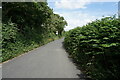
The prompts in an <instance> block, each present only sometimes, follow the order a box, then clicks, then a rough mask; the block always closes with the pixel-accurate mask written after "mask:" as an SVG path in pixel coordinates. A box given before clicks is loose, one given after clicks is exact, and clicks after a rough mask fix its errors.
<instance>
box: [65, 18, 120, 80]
mask: <svg viewBox="0 0 120 80" xmlns="http://www.w3.org/2000/svg"><path fill="white" fill-rule="evenodd" d="M64 46H65V48H66V51H67V52H69V55H70V57H71V58H73V60H74V61H75V62H76V63H77V65H78V66H79V68H80V69H82V70H83V72H84V73H85V74H86V75H87V77H88V78H91V79H92V80H119V79H120V19H117V18H116V17H115V16H114V17H105V18H102V19H101V20H96V21H93V22H91V23H88V24H87V25H85V26H83V27H77V28H75V29H72V30H70V31H68V32H67V34H66V37H65V39H64Z"/></svg>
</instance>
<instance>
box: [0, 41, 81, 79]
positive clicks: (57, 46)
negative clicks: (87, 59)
mask: <svg viewBox="0 0 120 80" xmlns="http://www.w3.org/2000/svg"><path fill="white" fill-rule="evenodd" d="M62 42H63V39H59V40H56V41H53V42H50V43H48V44H46V45H44V46H41V47H39V48H37V49H34V50H32V51H30V52H28V53H27V54H24V55H22V56H19V57H17V58H14V59H12V60H11V61H9V62H6V63H4V64H3V65H2V77H3V78H79V76H78V74H81V71H80V70H78V69H77V68H76V66H75V65H74V64H73V62H72V61H71V60H70V59H69V58H68V54H67V53H66V51H65V50H64V48H63V46H62Z"/></svg>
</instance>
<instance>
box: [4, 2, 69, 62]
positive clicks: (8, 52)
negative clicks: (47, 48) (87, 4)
mask: <svg viewBox="0 0 120 80" xmlns="http://www.w3.org/2000/svg"><path fill="white" fill-rule="evenodd" d="M54 21H56V23H52V22H54ZM65 22H66V21H65V20H64V18H63V17H61V16H59V15H58V14H54V13H53V10H52V9H51V8H49V7H48V6H47V2H22V3H20V2H3V3H2V23H3V26H2V28H3V29H2V36H3V38H2V58H3V59H2V61H3V62H4V61H6V60H8V59H11V58H13V57H16V56H18V55H20V54H21V53H24V52H26V51H29V50H31V49H33V48H35V47H38V46H41V45H43V44H46V43H48V42H50V41H53V40H54V39H57V38H58V35H56V31H58V32H60V33H59V35H60V37H61V36H62V33H63V32H64V27H65V25H66V24H67V23H66V24H64V23H65Z"/></svg>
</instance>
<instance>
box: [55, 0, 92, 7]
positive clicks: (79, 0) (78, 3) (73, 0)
mask: <svg viewBox="0 0 120 80" xmlns="http://www.w3.org/2000/svg"><path fill="white" fill-rule="evenodd" d="M89 3H90V0H85V1H83V0H69V1H68V0H60V1H56V2H55V6H56V7H57V8H64V9H78V8H86V5H87V4H89Z"/></svg>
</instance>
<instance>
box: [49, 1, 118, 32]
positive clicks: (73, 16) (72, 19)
mask: <svg viewBox="0 0 120 80" xmlns="http://www.w3.org/2000/svg"><path fill="white" fill-rule="evenodd" d="M47 1H48V6H49V7H50V8H52V9H53V11H54V13H55V14H59V15H60V16H63V17H64V18H65V20H66V21H67V23H68V26H66V27H65V31H68V30H70V29H74V28H75V27H78V26H79V27H82V26H83V25H85V24H87V23H89V22H92V21H94V20H96V19H101V18H102V17H103V16H104V17H106V16H113V15H115V14H117V13H118V1H119V0H101V1H99V0H47Z"/></svg>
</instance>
